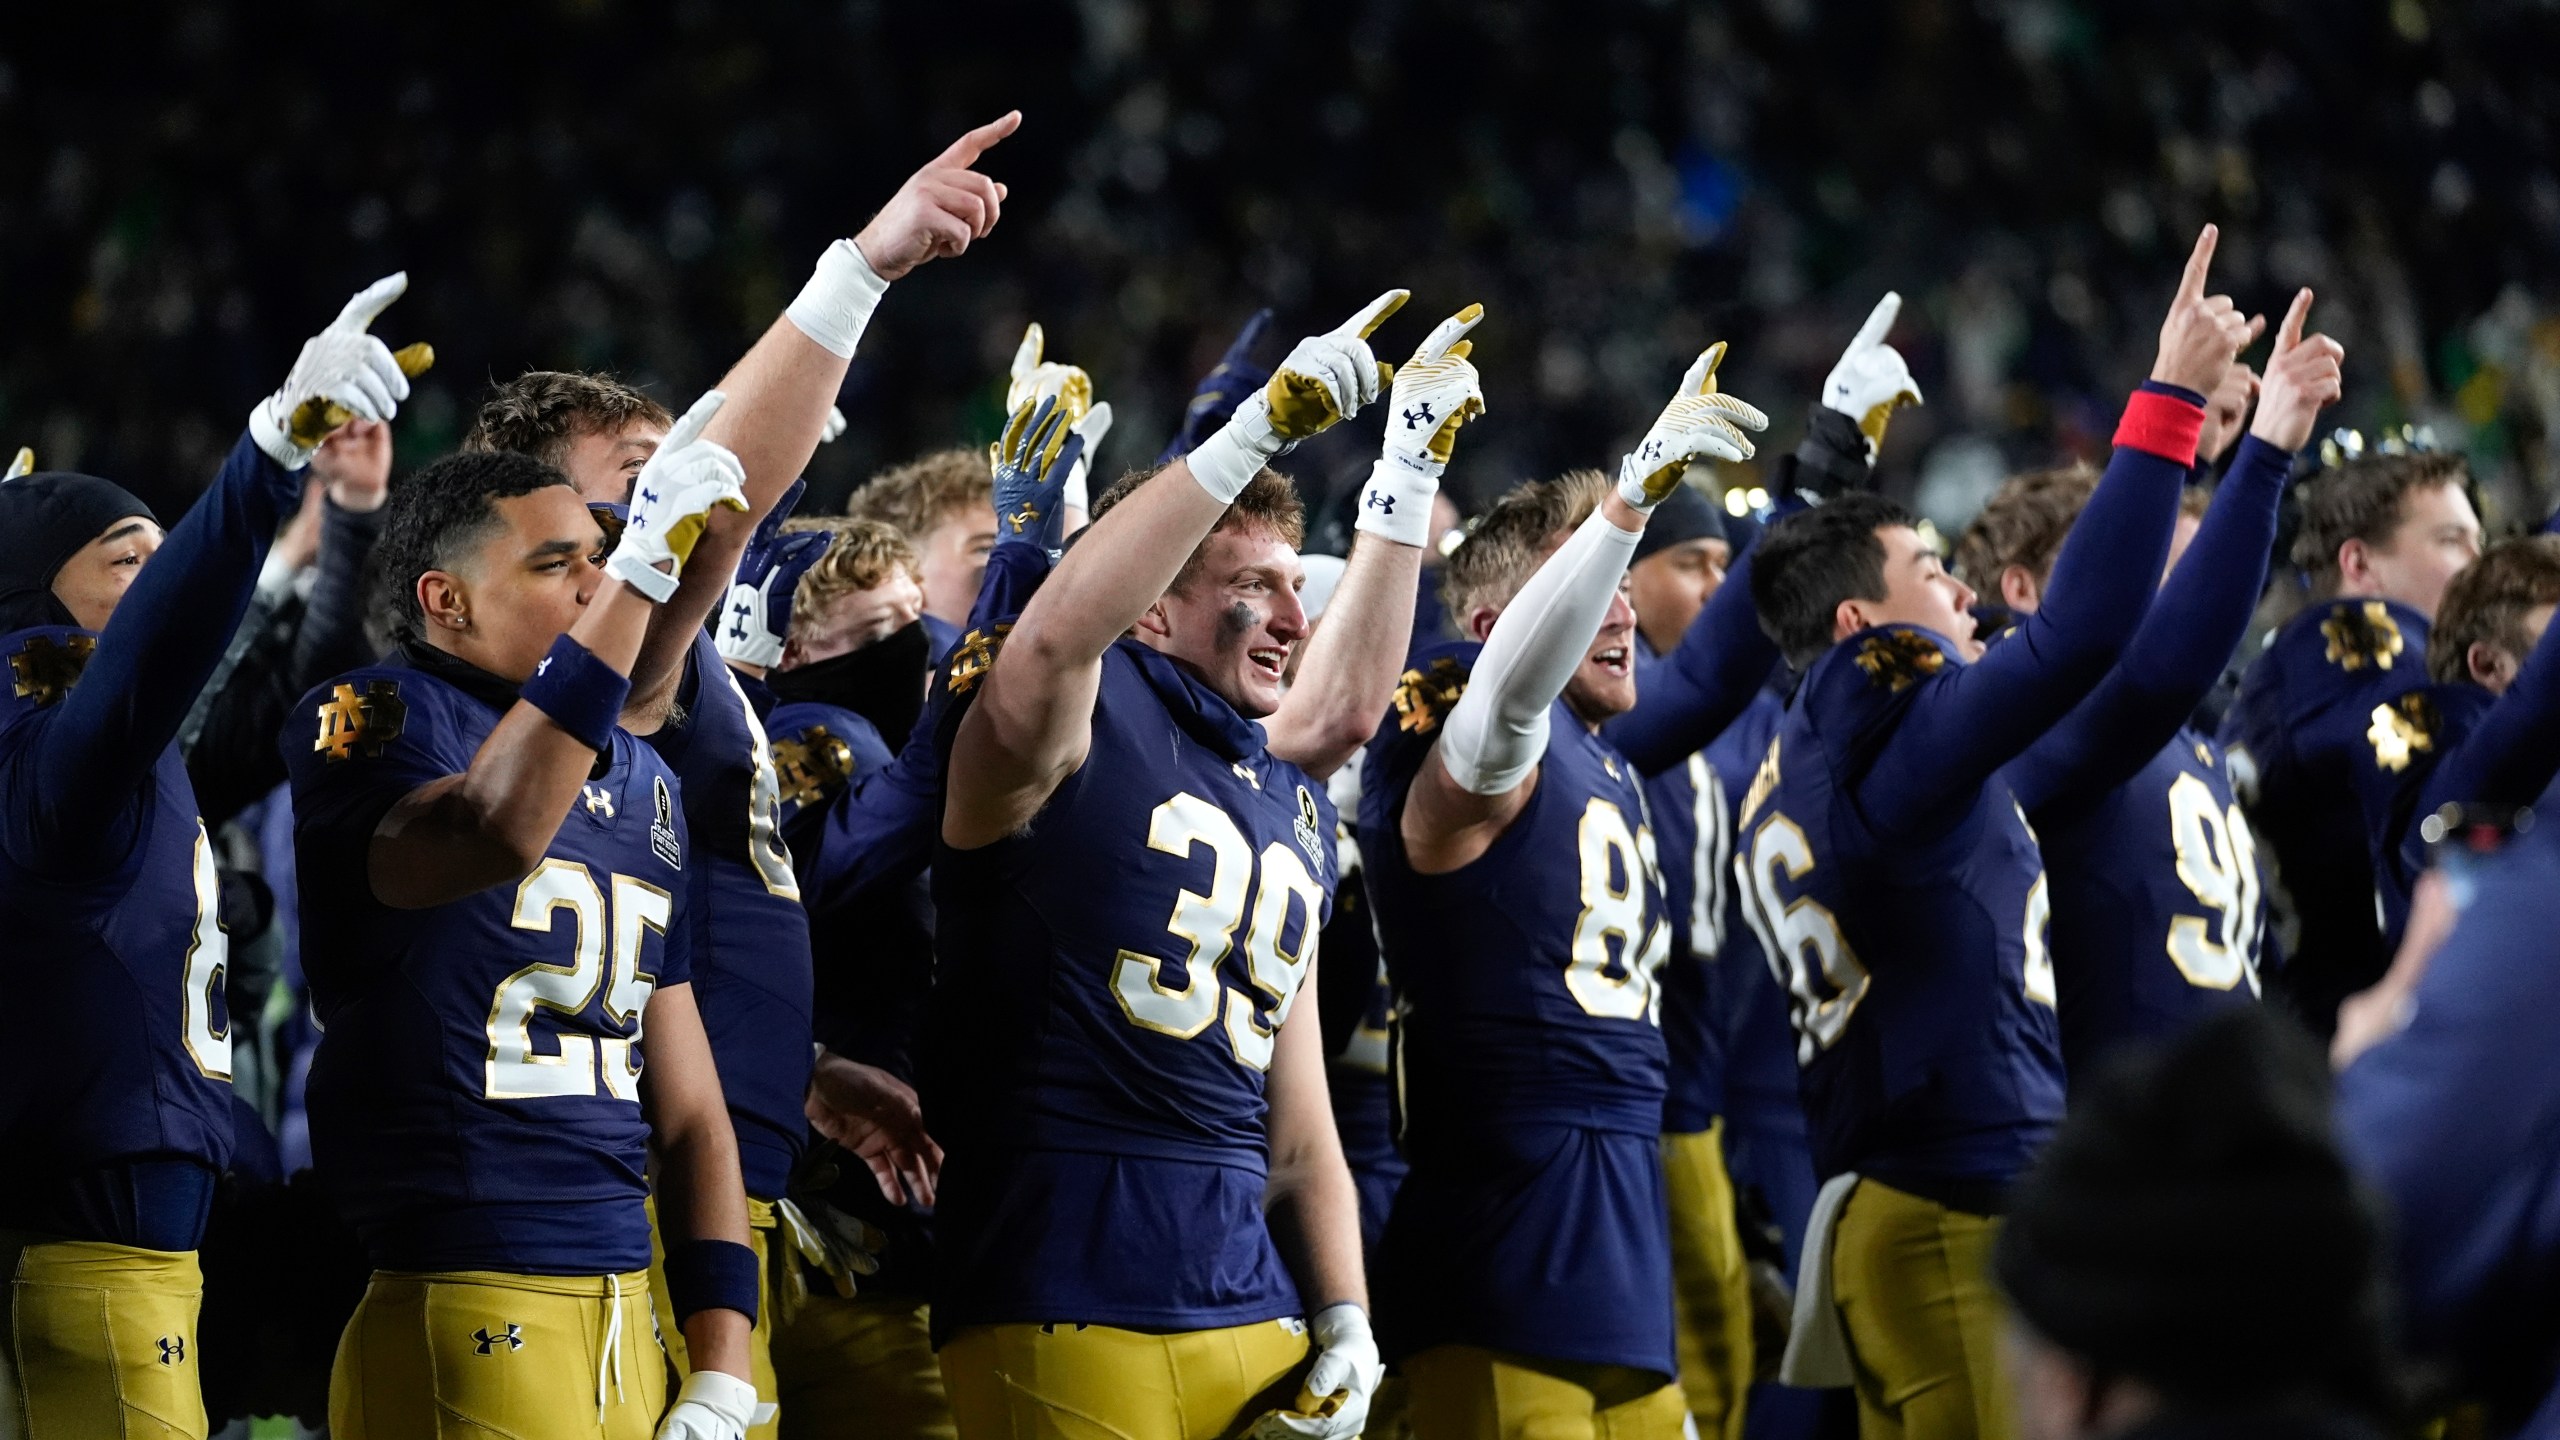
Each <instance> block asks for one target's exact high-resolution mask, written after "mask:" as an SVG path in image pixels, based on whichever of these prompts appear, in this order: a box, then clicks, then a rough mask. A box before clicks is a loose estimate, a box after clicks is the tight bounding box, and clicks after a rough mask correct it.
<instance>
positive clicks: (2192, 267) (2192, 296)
mask: <svg viewBox="0 0 2560 1440" xmlns="http://www.w3.org/2000/svg"><path fill="white" fill-rule="evenodd" d="M2221 238H2222V231H2221V229H2220V228H2219V227H2217V226H2213V225H2207V226H2206V227H2204V228H2203V229H2202V230H2199V231H2197V232H2196V248H2195V251H2194V252H2193V253H2192V254H2190V255H2188V256H2187V271H2186V273H2185V274H2184V275H2181V276H2179V277H2178V298H2179V299H2180V300H2182V301H2184V300H2201V299H2203V298H2204V277H2205V276H2206V275H2207V274H2208V273H2209V272H2211V271H2212V269H2213V247H2214V246H2215V245H2216V244H2217V243H2219V242H2220V240H2221Z"/></svg>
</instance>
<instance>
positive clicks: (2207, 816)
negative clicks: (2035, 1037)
mask: <svg viewBox="0 0 2560 1440" xmlns="http://www.w3.org/2000/svg"><path fill="white" fill-rule="evenodd" d="M2036 834H2037V837H2038V838H2039V839H2040V840H2041V841H2042V842H2043V848H2044V859H2045V866H2046V871H2047V873H2048V874H2049V875H2050V876H2051V881H2050V883H2051V886H2052V895H2053V928H2052V943H2053V963H2054V978H2055V980H2056V982H2057V986H2058V989H2059V990H2060V994H2061V1001H2062V1004H2061V1015H2062V1055H2063V1060H2064V1062H2065V1063H2066V1064H2067V1065H2068V1066H2069V1067H2070V1071H2071V1074H2072V1076H2073V1078H2074V1079H2075V1080H2077V1079H2079V1078H2081V1077H2084V1076H2086V1075H2088V1074H2090V1073H2092V1070H2093V1068H2094V1067H2095V1066H2096V1065H2097V1064H2098V1063H2099V1062H2100V1061H2101V1060H2102V1059H2103V1058H2104V1057H2105V1056H2106V1054H2107V1053H2108V1052H2110V1051H2112V1050H2114V1049H2115V1048H2116V1047H2118V1046H2120V1045H2123V1044H2124V1043H2126V1042H2127V1041H2132V1040H2140V1039H2145V1038H2161V1037H2166V1036H2169V1035H2172V1034H2174V1033H2176V1032H2177V1031H2179V1030H2182V1029H2184V1028H2185V1027H2187V1026H2188V1025H2190V1024H2192V1023H2194V1022H2195V1021H2196V1020H2198V1019H2201V1018H2202V1017H2204V1016H2206V1015H2210V1014H2212V1013H2213V1012H2214V1011H2216V1010H2219V1009H2221V1008H2223V1007H2224V1006H2228V1005H2235V1004H2240V1005H2245V1004H2248V1003H2250V1002H2252V1001H2254V1000H2255V999H2256V998H2257V995H2258V957H2259V946H2260V942H2261V937H2262V936H2263V935H2264V934H2265V932H2266V923H2267V904H2266V896H2265V892H2264V890H2263V888H2262V886H2261V885H2260V883H2259V879H2258V862H2257V849H2258V847H2257V842H2256V841H2255V840H2254V839H2253V838H2251V835H2250V832H2249V822H2248V820H2247V818H2246V817H2245V816H2243V815H2242V814H2241V813H2240V806H2239V805H2238V803H2237V802H2236V801H2234V799H2233V798H2232V794H2231V776H2230V768H2229V766H2227V765H2226V764H2225V763H2224V762H2223V756H2222V752H2221V750H2220V749H2219V748H2217V747H2216V746H2215V745H2214V744H2213V742H2212V741H2210V740H2207V739H2205V738H2204V737H2203V736H2201V735H2198V734H2196V733H2195V732H2194V731H2192V730H2189V731H2186V732H2183V733H2181V734H2180V735H2179V736H2178V737H2177V738H2176V739H2175V740H2172V741H2170V742H2169V743H2168V744H2167V745H2166V746H2164V747H2162V749H2161V750H2160V753H2159V754H2157V755H2155V756H2153V757H2152V759H2151V763H2150V764H2148V765H2145V766H2144V767H2143V768H2142V770H2141V772H2140V773H2138V774H2136V775H2135V776H2134V777H2133V779H2132V780H2130V781H2128V782H2126V783H2125V784H2122V785H2119V786H2116V787H2114V788H2112V789H2109V790H2107V791H2105V792H2103V793H2101V794H2100V795H2098V796H2096V797H2095V798H2093V799H2089V800H2086V801H2082V802H2078V803H2070V804H2061V805H2055V806H2050V807H2047V808H2046V809H2045V810H2044V811H2042V812H2040V813H2039V814H2038V817H2037V820H2036Z"/></svg>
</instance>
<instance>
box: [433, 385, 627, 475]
mask: <svg viewBox="0 0 2560 1440" xmlns="http://www.w3.org/2000/svg"><path fill="white" fill-rule="evenodd" d="M634 423H643V424H650V425H657V426H661V427H664V426H667V425H672V424H674V423H675V417H674V416H672V415H669V414H668V413H667V407H666V406H664V405H661V404H659V403H658V402H657V401H655V400H652V399H650V398H649V397H648V396H646V395H643V394H641V393H640V392H639V391H638V390H635V389H633V388H631V387H630V386H628V385H625V384H623V383H622V382H621V381H619V380H616V379H614V378H613V377H612V376H610V375H590V374H585V373H583V372H580V371H575V370H527V371H526V372H524V373H523V374H521V375H519V376H517V377H516V378H514V379H513V380H508V381H505V382H503V383H501V384H499V385H498V386H497V387H496V388H495V389H493V390H491V391H490V392H489V398H488V399H487V400H484V401H482V402H481V404H480V413H479V415H477V416H476V417H474V418H473V420H472V422H471V433H470V435H469V436H467V437H466V438H465V439H464V440H463V442H462V448H463V449H465V450H510V451H513V452H515V453H516V454H518V455H530V456H532V457H533V458H535V459H537V460H540V461H543V462H544V463H546V464H551V465H558V464H561V463H563V462H564V461H566V460H567V459H568V458H569V447H570V445H572V444H573V443H575V442H576V441H577V440H578V439H579V438H580V437H582V436H587V435H618V434H620V433H621V432H622V431H623V430H624V429H625V428H627V427H628V426H630V425H632V424H634Z"/></svg>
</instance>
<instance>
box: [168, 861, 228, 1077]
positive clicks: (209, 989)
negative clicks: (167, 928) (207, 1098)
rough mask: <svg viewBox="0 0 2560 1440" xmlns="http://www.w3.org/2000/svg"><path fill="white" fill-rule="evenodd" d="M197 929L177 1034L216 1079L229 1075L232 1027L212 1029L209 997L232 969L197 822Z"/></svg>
mask: <svg viewBox="0 0 2560 1440" xmlns="http://www.w3.org/2000/svg"><path fill="white" fill-rule="evenodd" d="M195 871H196V874H195V884H196V930H195V937H194V939H192V940H191V941H189V942H188V944H187V965H186V977H185V979H184V980H183V981H181V982H180V983H181V984H182V985H183V986H184V991H183V994H182V996H181V1001H180V1007H181V1008H180V1013H181V1015H182V1016H183V1017H184V1018H183V1019H182V1020H181V1021H180V1022H179V1024H180V1030H179V1036H178V1038H179V1039H180V1040H182V1041H184V1042H185V1044H186V1047H187V1055H188V1057H189V1058H190V1059H192V1060H194V1061H195V1062H196V1068H197V1069H198V1070H201V1071H203V1072H204V1073H205V1074H206V1075H208V1076H210V1077H211V1078H213V1079H216V1080H228V1079H230V1078H231V1027H230V1026H229V1025H224V1026H223V1027H221V1028H220V1029H215V1028H214V1024H213V1011H214V1002H215V1000H216V999H217V997H219V996H220V994H221V993H222V982H223V978H224V977H225V976H226V975H228V974H229V973H230V971H231V937H230V936H228V935H225V934H223V933H222V880H221V878H220V877H219V876H217V875H216V874H215V873H214V869H213V840H212V838H211V837H209V836H207V835H206V834H205V833H204V822H203V821H201V820H199V821H197V822H196V864H195Z"/></svg>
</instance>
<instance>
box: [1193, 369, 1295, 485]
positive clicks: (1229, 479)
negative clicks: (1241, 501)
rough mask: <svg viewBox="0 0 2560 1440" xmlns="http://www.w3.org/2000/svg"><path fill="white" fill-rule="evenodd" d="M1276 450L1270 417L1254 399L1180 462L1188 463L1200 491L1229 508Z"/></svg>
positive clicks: (1276, 438) (1277, 448)
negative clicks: (1204, 491)
mask: <svg viewBox="0 0 2560 1440" xmlns="http://www.w3.org/2000/svg"><path fill="white" fill-rule="evenodd" d="M1280 450H1281V444H1280V437H1279V436H1277V435H1274V434H1272V433H1271V416H1270V414H1269V412H1267V411H1265V410H1264V409H1263V407H1262V404H1261V397H1259V396H1255V397H1254V398H1252V399H1250V400H1248V401H1246V402H1245V404H1244V405H1243V406H1242V407H1241V408H1239V409H1238V410H1237V411H1236V414H1235V418H1234V419H1232V420H1229V421H1228V422H1227V423H1226V424H1225V425H1223V426H1221V427H1220V428H1219V430H1218V433H1217V434H1215V435H1212V436H1210V437H1209V438H1208V439H1206V440H1203V441H1201V442H1200V443H1199V444H1198V445H1197V446H1194V447H1193V448H1192V451H1191V453H1190V454H1189V455H1186V456H1184V457H1183V458H1184V459H1185V460H1187V461H1189V462H1190V464H1191V478H1192V479H1194V480H1197V481H1199V482H1200V488H1201V489H1203V490H1206V491H1208V492H1209V494H1210V495H1211V496H1213V497H1215V498H1216V500H1217V502H1218V503H1219V504H1221V505H1233V504H1234V503H1236V497H1237V496H1239V495H1241V494H1243V493H1244V487H1246V486H1247V485H1250V484H1252V483H1253V477H1254V476H1256V475H1259V474H1261V473H1262V467H1263V466H1265V465H1267V464H1269V463H1270V462H1271V457H1272V456H1274V455H1277V454H1279V453H1280Z"/></svg>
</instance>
